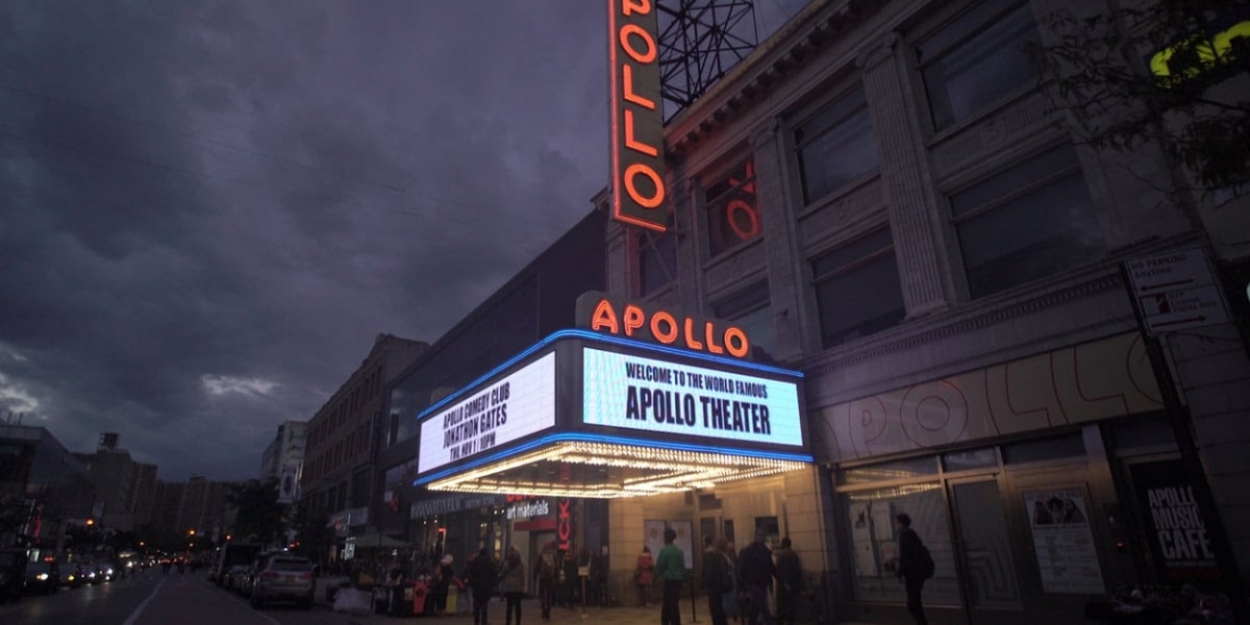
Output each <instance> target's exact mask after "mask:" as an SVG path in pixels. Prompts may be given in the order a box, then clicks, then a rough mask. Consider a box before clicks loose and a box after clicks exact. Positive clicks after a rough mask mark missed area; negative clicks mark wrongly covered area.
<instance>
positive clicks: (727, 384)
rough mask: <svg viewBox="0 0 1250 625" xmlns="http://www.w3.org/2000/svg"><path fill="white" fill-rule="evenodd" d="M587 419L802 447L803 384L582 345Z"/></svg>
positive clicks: (659, 431) (633, 427) (653, 431)
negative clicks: (800, 407) (801, 391)
mask: <svg viewBox="0 0 1250 625" xmlns="http://www.w3.org/2000/svg"><path fill="white" fill-rule="evenodd" d="M582 366H583V369H584V377H583V396H582V402H583V410H582V420H583V422H584V423H586V424H588V425H599V426H607V427H613V428H623V429H628V430H639V431H643V432H647V433H651V434H661V435H664V436H670V435H674V434H676V435H687V436H701V437H708V438H718V439H723V440H732V441H744V442H751V443H767V444H772V445H784V446H790V447H802V446H803V444H804V441H803V427H802V415H801V414H800V412H799V394H798V385H797V384H795V383H794V382H786V381H781V380H773V379H768V378H762V377H757V376H751V375H745V374H741V373H729V372H725V371H717V370H714V369H708V368H705V367H696V366H692V365H686V364H681V363H675V362H670V361H667V360H657V359H654V358H645V357H642V356H635V355H628V354H620V353H615V352H606V351H602V350H598V349H592V348H584V350H583V365H582Z"/></svg>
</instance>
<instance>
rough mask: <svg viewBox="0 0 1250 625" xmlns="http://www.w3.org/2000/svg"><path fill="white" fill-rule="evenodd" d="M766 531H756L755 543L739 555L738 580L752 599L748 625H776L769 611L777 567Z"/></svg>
mask: <svg viewBox="0 0 1250 625" xmlns="http://www.w3.org/2000/svg"><path fill="white" fill-rule="evenodd" d="M765 536H766V534H765V533H764V529H763V528H760V529H757V530H755V542H753V543H751V544H750V545H747V548H746V549H743V550H742V553H740V554H738V579H739V580H741V582H742V586H743V588H744V589H745V590H746V593H747V595H748V596H749V597H750V602H751V608H750V610H749V611H748V614H750V615H751V618H750V619H748V621H747V624H748V625H754V624H755V623H759V624H761V625H775V624H774V623H773V615H772V613H771V612H770V611H769V610H768V593H769V590H770V589H771V588H772V585H773V577H774V576H775V575H776V574H777V567H776V565H774V564H773V552H772V550H771V549H769V548H768V545H766V544H764V537H765Z"/></svg>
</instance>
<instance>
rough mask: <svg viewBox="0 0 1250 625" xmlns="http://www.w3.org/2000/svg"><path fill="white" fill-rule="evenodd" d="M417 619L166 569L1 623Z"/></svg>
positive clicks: (617, 615)
mask: <svg viewBox="0 0 1250 625" xmlns="http://www.w3.org/2000/svg"><path fill="white" fill-rule="evenodd" d="M522 609H523V618H524V621H525V622H526V623H544V621H542V620H541V619H540V618H539V614H538V612H539V610H538V602H537V600H536V599H527V600H526V601H524V602H523V608H522ZM682 609H683V614H682V620H683V622H691V621H690V620H689V619H690V609H691V605H690V602H689V599H688V598H686V599H685V600H684V601H683V603H682ZM698 610H699V615H698V621H694V622H710V619H708V617H707V615H706V604H704V603H703V600H702V598H700V601H699V606H698ZM503 612H504V605H503V603H502V602H501V601H500V600H499V599H495V600H493V601H491V604H490V618H489V622H490V623H492V624H502V623H504V614H503ZM416 620H417V619H413V618H403V619H401V618H392V617H387V616H381V615H376V614H343V613H338V612H334V611H332V610H331V609H330V607H329V605H328V604H326V603H325V601H324V593H323V591H322V590H321V589H320V588H319V592H318V595H317V604H316V605H315V606H314V607H313V608H312V609H311V610H301V609H299V608H297V607H295V606H293V605H282V604H278V605H269V606H265V607H264V608H263V609H260V610H255V609H253V608H251V607H250V606H249V605H247V602H246V601H245V600H244V599H243V598H241V597H240V596H238V595H236V594H234V593H232V592H229V591H225V590H222V589H220V588H218V587H217V586H216V585H214V584H212V583H211V582H209V581H208V580H207V579H206V578H205V576H204V574H203V573H187V574H185V575H179V574H177V573H168V574H162V573H161V572H160V571H159V570H149V571H146V572H143V573H140V574H139V575H137V576H135V577H132V578H127V579H123V580H117V581H113V582H108V583H104V584H98V585H95V586H84V587H82V588H77V589H73V590H71V589H68V588H62V589H61V591H60V592H59V593H57V594H55V595H51V596H41V595H40V596H28V597H25V598H23V599H22V600H21V601H20V602H17V603H8V604H5V605H0V623H14V624H20V625H352V624H361V623H365V622H372V623H378V624H381V623H402V622H414V621H416ZM420 620H421V621H422V622H426V621H427V619H420ZM658 620H659V606H652V607H649V608H636V607H622V608H606V609H605V608H589V609H587V611H586V612H585V613H584V614H583V612H582V610H581V609H578V608H555V609H554V610H553V611H552V619H551V621H549V622H547V623H551V624H555V625H561V624H569V625H572V624H574V623H608V624H612V625H635V624H638V625H642V624H644V623H647V624H650V623H654V622H656V621H658ZM429 621H432V622H438V623H442V624H444V625H468V624H469V623H471V622H472V619H471V617H470V616H469V615H468V614H463V615H457V616H445V617H442V618H437V619H429ZM547 623H544V625H547Z"/></svg>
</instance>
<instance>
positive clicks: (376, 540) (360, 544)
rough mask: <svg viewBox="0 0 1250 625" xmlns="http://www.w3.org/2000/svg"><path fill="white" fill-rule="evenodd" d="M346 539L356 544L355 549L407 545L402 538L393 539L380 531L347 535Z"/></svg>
mask: <svg viewBox="0 0 1250 625" xmlns="http://www.w3.org/2000/svg"><path fill="white" fill-rule="evenodd" d="M347 540H348V541H349V542H351V543H352V544H354V545H356V548H357V549H369V548H370V547H389V548H395V547H408V546H409V545H408V543H406V542H404V541H402V540H395V539H394V538H391V537H390V536H387V535H385V534H382V533H380V532H369V533H367V534H361V535H359V536H349V537H348V538H347Z"/></svg>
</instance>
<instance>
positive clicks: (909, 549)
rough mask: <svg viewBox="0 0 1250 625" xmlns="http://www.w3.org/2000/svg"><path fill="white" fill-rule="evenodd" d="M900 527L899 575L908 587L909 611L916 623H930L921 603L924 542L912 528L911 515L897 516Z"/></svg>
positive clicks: (898, 526)
mask: <svg viewBox="0 0 1250 625" xmlns="http://www.w3.org/2000/svg"><path fill="white" fill-rule="evenodd" d="M894 519H895V523H894V525H895V527H896V528H897V529H898V576H899V577H901V578H903V584H904V585H905V586H906V588H907V611H908V612H910V613H911V617H912V619H914V620H915V621H916V625H928V624H929V621H928V620H926V619H925V616H924V607H923V606H922V605H921V604H920V591H921V590H922V589H923V588H924V563H923V556H922V555H921V550H922V549H923V547H924V543H923V542H921V540H920V536H919V535H918V534H916V530H913V529H912V528H911V517H910V516H908V515H907V514H899V515H898V516H896V517H895V518H894Z"/></svg>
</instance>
